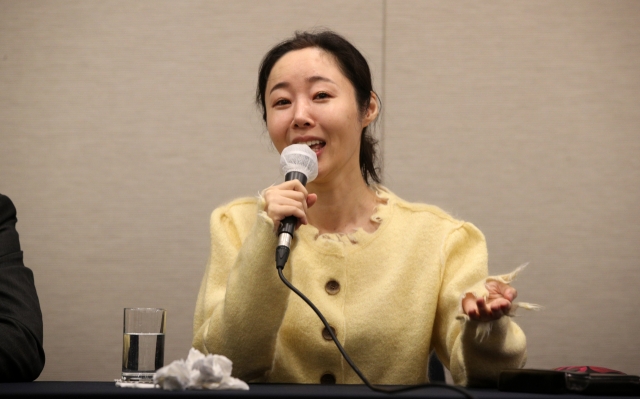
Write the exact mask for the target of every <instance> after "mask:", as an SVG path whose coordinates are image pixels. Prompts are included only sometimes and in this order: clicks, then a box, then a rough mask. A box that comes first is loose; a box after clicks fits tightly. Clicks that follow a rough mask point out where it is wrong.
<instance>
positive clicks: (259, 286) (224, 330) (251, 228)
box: [193, 200, 289, 380]
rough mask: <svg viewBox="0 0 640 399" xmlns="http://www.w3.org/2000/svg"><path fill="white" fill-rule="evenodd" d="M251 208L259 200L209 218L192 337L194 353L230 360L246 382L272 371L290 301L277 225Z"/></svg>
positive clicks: (213, 214)
mask: <svg viewBox="0 0 640 399" xmlns="http://www.w3.org/2000/svg"><path fill="white" fill-rule="evenodd" d="M261 203H262V202H261V201H259V202H258V208H259V207H260V205H261ZM251 204H254V205H253V206H255V200H248V201H245V203H244V204H240V203H239V201H235V202H233V203H231V204H230V205H227V206H224V207H221V208H218V209H216V210H215V211H214V212H213V213H212V215H211V253H210V256H209V261H208V263H207V267H206V271H205V274H204V277H203V279H202V283H201V286H200V291H199V293H198V299H197V302H196V309H195V314H194V337H193V347H194V348H196V349H198V350H200V351H201V352H203V353H205V354H207V353H212V354H219V355H224V356H227V357H228V358H229V359H230V360H231V361H232V362H233V374H234V375H235V376H236V377H238V378H241V379H244V380H252V379H255V378H259V377H261V376H263V375H264V374H265V373H266V372H267V371H268V370H270V369H271V365H272V362H273V356H274V352H275V346H276V336H277V333H278V330H279V328H280V325H281V324H282V320H283V318H284V314H285V310H286V307H287V300H288V296H289V291H288V289H287V287H286V286H285V285H284V284H282V282H281V281H280V279H279V278H278V273H277V270H276V267H275V248H276V246H277V237H276V235H275V234H274V231H273V222H272V221H271V219H270V218H269V217H268V216H267V215H266V213H265V212H264V211H262V210H261V209H260V208H259V209H257V210H255V208H253V207H252V205H251ZM285 272H286V268H285Z"/></svg>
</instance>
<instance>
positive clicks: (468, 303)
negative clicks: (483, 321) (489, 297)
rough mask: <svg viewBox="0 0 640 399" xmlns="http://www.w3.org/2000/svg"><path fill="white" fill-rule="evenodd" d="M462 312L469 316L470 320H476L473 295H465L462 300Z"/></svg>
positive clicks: (476, 314)
mask: <svg viewBox="0 0 640 399" xmlns="http://www.w3.org/2000/svg"><path fill="white" fill-rule="evenodd" d="M462 311H463V312H464V314H466V315H467V316H469V318H470V319H472V320H477V319H478V317H479V314H478V306H477V305H476V300H475V298H474V297H473V295H471V294H467V296H466V297H465V298H464V299H463V300H462Z"/></svg>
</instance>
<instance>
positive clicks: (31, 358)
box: [0, 194, 45, 382]
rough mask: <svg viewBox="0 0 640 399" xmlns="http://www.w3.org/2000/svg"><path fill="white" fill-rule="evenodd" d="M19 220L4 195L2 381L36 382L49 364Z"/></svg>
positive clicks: (0, 204) (0, 210)
mask: <svg viewBox="0 0 640 399" xmlns="http://www.w3.org/2000/svg"><path fill="white" fill-rule="evenodd" d="M17 221H18V219H17V217H16V208H15V206H14V205H13V202H11V200H10V199H9V197H7V196H5V195H2V194H0V382H26V381H33V380H35V379H36V378H38V376H39V375H40V373H41V372H42V369H43V367H44V361H45V355H44V349H43V348H42V338H43V332H42V312H41V311H40V302H39V301H38V293H37V292H36V286H35V284H34V281H33V272H32V271H31V269H29V268H28V267H25V265H24V263H23V259H22V250H21V249H20V239H19V236H18V231H17V230H16V223H17Z"/></svg>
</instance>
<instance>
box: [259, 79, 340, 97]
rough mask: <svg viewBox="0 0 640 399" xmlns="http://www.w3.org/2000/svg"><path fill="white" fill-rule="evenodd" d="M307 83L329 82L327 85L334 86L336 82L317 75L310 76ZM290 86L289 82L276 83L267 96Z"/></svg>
mask: <svg viewBox="0 0 640 399" xmlns="http://www.w3.org/2000/svg"><path fill="white" fill-rule="evenodd" d="M307 82H309V83H315V82H329V83H333V84H336V82H334V81H333V80H331V79H329V78H325V77H324V76H319V75H314V76H310V77H308V78H307ZM289 86H291V84H290V83H289V82H280V83H277V84H276V85H274V86H273V87H272V88H271V90H269V94H271V93H273V91H274V90H278V89H283V88H287V87H289Z"/></svg>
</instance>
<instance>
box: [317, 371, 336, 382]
mask: <svg viewBox="0 0 640 399" xmlns="http://www.w3.org/2000/svg"><path fill="white" fill-rule="evenodd" d="M320 383H321V384H324V385H333V384H335V383H336V377H335V376H334V375H333V374H331V373H326V374H323V375H322V377H320Z"/></svg>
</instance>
